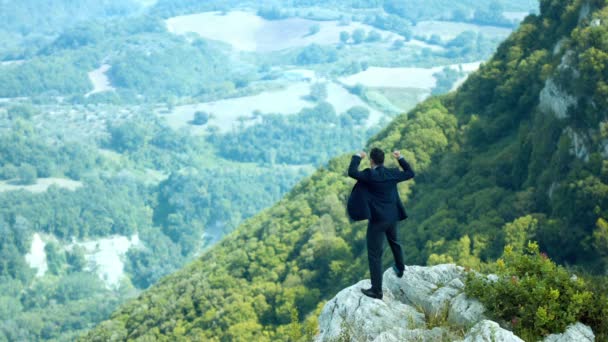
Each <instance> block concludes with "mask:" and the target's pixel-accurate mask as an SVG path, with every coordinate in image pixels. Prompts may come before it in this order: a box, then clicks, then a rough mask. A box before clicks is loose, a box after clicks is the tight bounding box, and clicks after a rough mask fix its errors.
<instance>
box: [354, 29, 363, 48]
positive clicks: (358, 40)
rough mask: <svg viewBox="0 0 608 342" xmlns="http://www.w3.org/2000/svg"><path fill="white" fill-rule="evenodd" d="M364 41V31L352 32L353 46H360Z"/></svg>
mask: <svg viewBox="0 0 608 342" xmlns="http://www.w3.org/2000/svg"><path fill="white" fill-rule="evenodd" d="M364 40H365V31H364V30H363V29H360V28H358V29H356V30H354V31H353V42H354V43H355V44H361V43H363V41H364Z"/></svg>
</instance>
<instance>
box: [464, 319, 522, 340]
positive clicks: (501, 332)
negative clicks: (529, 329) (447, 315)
mask: <svg viewBox="0 0 608 342" xmlns="http://www.w3.org/2000/svg"><path fill="white" fill-rule="evenodd" d="M491 341H502V342H524V340H522V339H521V338H519V337H517V336H515V334H513V333H512V332H510V331H509V330H505V329H503V328H501V327H500V325H498V323H496V322H492V321H488V320H484V321H481V322H479V323H477V324H475V326H474V327H473V328H471V330H470V331H469V332H468V333H467V335H466V336H465V337H464V342H491Z"/></svg>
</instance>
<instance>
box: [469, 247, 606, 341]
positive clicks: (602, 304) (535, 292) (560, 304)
mask: <svg viewBox="0 0 608 342" xmlns="http://www.w3.org/2000/svg"><path fill="white" fill-rule="evenodd" d="M496 268H497V275H498V279H497V280H496V281H491V280H488V279H487V278H486V277H480V276H478V275H475V274H474V273H473V272H471V273H470V274H469V276H468V277H467V285H466V293H467V295H468V296H470V297H475V298H478V299H479V300H480V301H481V302H482V303H483V304H484V305H485V306H486V308H487V309H488V311H489V313H490V315H491V316H493V318H494V319H497V320H498V321H499V322H501V323H504V324H505V325H507V326H508V327H510V328H511V329H512V330H513V331H514V332H515V333H516V334H517V335H519V336H521V337H522V338H523V339H525V340H527V341H536V340H539V339H541V338H542V337H543V336H546V335H548V334H552V333H561V332H563V331H564V330H565V329H566V328H567V327H568V325H570V324H573V323H576V322H577V321H580V322H582V323H585V324H588V325H590V326H591V328H592V329H593V331H594V332H595V333H596V334H597V335H598V336H597V337H598V338H600V339H601V336H602V335H603V334H605V331H606V327H607V325H608V322H607V320H606V318H605V317H606V315H602V316H597V315H601V314H602V313H606V312H607V311H608V303H607V302H606V297H605V296H600V294H598V293H594V292H592V291H591V287H590V285H588V284H587V283H586V282H585V280H583V279H582V278H580V277H576V276H574V275H571V274H570V273H569V272H568V270H567V269H565V268H564V267H562V266H558V265H556V264H555V263H554V262H553V261H551V260H550V259H549V258H548V257H547V255H546V254H544V253H540V251H539V247H538V244H537V243H535V242H530V243H528V246H527V248H526V250H525V251H523V252H521V253H519V252H515V251H514V250H513V247H511V246H510V245H508V246H507V247H505V251H504V255H503V258H502V259H499V260H498V261H497V262H496ZM604 337H605V335H604Z"/></svg>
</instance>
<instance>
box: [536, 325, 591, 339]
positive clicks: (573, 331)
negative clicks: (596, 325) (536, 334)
mask: <svg viewBox="0 0 608 342" xmlns="http://www.w3.org/2000/svg"><path fill="white" fill-rule="evenodd" d="M571 341H576V342H593V341H595V335H594V334H593V331H591V328H589V327H588V326H586V325H584V324H582V323H576V324H572V325H571V326H569V327H568V329H566V331H565V332H564V333H563V334H553V335H549V336H547V337H546V338H545V340H544V342H571Z"/></svg>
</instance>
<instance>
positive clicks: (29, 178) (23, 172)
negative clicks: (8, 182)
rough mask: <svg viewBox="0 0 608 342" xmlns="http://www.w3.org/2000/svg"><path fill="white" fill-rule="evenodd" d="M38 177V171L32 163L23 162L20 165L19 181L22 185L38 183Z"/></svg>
mask: <svg viewBox="0 0 608 342" xmlns="http://www.w3.org/2000/svg"><path fill="white" fill-rule="evenodd" d="M36 178H38V174H37V173H36V168H35V167H33V166H32V165H30V164H22V165H21V166H20V167H19V178H18V183H19V184H21V185H31V184H36Z"/></svg>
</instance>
